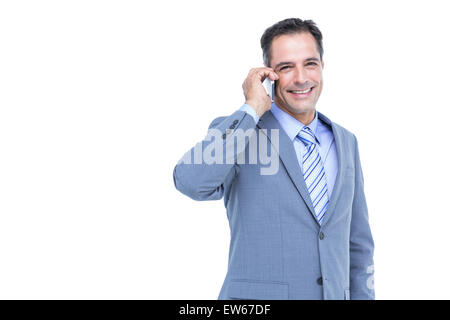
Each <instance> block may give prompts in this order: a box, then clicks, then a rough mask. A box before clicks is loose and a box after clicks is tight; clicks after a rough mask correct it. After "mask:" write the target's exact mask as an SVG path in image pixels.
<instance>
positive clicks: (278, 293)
mask: <svg viewBox="0 0 450 320" xmlns="http://www.w3.org/2000/svg"><path fill="white" fill-rule="evenodd" d="M228 296H229V297H230V298H232V299H246V300H249V299H250V300H287V299H288V297H289V285H288V284H287V283H279V282H278V283H277V282H260V281H249V280H231V281H230V284H229V287H228Z"/></svg>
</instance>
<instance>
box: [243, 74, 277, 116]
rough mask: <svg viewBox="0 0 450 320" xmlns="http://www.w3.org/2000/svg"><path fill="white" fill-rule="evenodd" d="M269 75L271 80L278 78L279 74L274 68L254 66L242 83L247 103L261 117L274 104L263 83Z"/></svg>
mask: <svg viewBox="0 0 450 320" xmlns="http://www.w3.org/2000/svg"><path fill="white" fill-rule="evenodd" d="M267 77H269V79H270V80H278V75H277V74H276V73H275V71H274V70H273V69H272V68H266V67H263V68H254V69H251V70H250V72H249V73H248V75H247V78H246V79H245V81H244V83H243V84H242V89H244V96H245V103H246V104H248V105H249V106H251V107H252V108H253V109H255V111H256V114H257V115H258V116H259V117H261V116H262V115H263V114H264V113H265V112H266V111H267V110H269V109H270V106H271V105H272V101H271V100H270V97H269V96H268V95H267V92H266V90H265V89H264V87H263V84H262V83H263V81H264V79H266V78H267Z"/></svg>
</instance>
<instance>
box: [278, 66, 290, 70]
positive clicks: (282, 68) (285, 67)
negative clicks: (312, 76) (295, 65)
mask: <svg viewBox="0 0 450 320" xmlns="http://www.w3.org/2000/svg"><path fill="white" fill-rule="evenodd" d="M287 68H290V66H284V67H281V69H280V70H284V69H287Z"/></svg>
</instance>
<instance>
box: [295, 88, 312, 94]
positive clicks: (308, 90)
mask: <svg viewBox="0 0 450 320" xmlns="http://www.w3.org/2000/svg"><path fill="white" fill-rule="evenodd" d="M311 89H312V88H309V89H306V90H304V91H300V90H292V91H291V92H292V93H308V92H310V91H311Z"/></svg>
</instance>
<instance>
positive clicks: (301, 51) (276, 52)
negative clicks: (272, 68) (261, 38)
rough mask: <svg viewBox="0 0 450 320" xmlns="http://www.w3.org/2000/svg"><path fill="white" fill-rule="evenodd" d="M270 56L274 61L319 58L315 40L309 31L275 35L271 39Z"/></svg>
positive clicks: (301, 60) (300, 60) (298, 60)
mask: <svg viewBox="0 0 450 320" xmlns="http://www.w3.org/2000/svg"><path fill="white" fill-rule="evenodd" d="M271 56H272V60H273V62H275V63H279V62H281V61H287V60H289V61H290V60H292V61H293V60H295V61H296V62H305V60H307V59H311V58H316V59H319V58H320V54H319V51H318V50H317V44H316V40H315V39H314V37H313V35H312V34H310V33H309V32H302V33H294V34H287V35H281V36H277V37H275V38H274V39H273V41H272V46H271Z"/></svg>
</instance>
